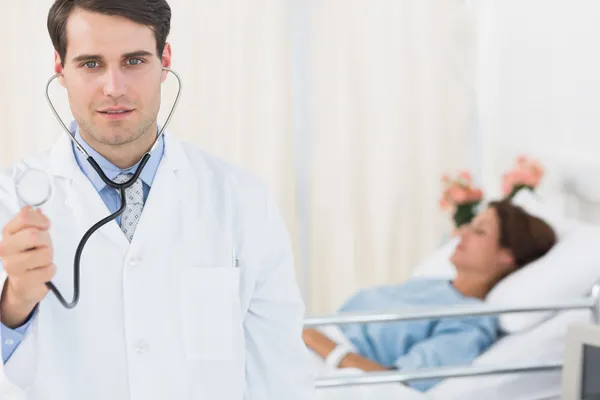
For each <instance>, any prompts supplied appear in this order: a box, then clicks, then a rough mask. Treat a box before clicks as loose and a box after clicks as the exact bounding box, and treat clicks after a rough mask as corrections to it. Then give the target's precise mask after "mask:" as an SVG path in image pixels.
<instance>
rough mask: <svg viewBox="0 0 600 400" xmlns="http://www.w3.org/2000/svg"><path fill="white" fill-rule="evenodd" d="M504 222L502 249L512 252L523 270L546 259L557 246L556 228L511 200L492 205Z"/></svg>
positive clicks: (501, 229)
mask: <svg viewBox="0 0 600 400" xmlns="http://www.w3.org/2000/svg"><path fill="white" fill-rule="evenodd" d="M489 206H490V207H492V208H493V209H494V210H495V211H496V213H497V215H498V220H499V222H500V224H499V225H500V227H499V228H500V246H501V247H503V248H506V249H509V250H510V251H511V253H512V255H513V257H514V261H515V265H516V268H517V269H519V268H521V267H523V266H525V265H527V264H529V263H531V262H533V261H535V260H537V259H538V258H540V257H542V256H544V255H545V254H546V253H548V251H550V249H551V248H552V246H554V244H555V243H556V234H555V232H554V230H553V229H552V227H550V225H548V224H547V223H546V222H545V221H543V220H542V219H540V218H538V217H535V216H533V215H530V214H528V213H527V212H526V211H525V210H523V209H522V208H521V207H519V206H516V205H514V204H512V203H511V202H510V201H509V200H502V201H496V202H492V203H490V204H489Z"/></svg>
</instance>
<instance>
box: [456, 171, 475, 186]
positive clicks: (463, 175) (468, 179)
mask: <svg viewBox="0 0 600 400" xmlns="http://www.w3.org/2000/svg"><path fill="white" fill-rule="evenodd" d="M459 176H460V177H461V178H462V179H464V180H465V181H466V182H467V183H469V184H470V183H471V182H473V177H472V176H471V173H470V172H469V171H465V170H463V171H460V174H459Z"/></svg>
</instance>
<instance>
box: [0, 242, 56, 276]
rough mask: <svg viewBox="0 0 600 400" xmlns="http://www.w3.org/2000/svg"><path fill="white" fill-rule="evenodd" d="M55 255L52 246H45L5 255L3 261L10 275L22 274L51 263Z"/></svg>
mask: <svg viewBox="0 0 600 400" xmlns="http://www.w3.org/2000/svg"><path fill="white" fill-rule="evenodd" d="M53 257H54V252H53V250H52V247H48V246H45V247H40V248H37V249H34V250H30V251H26V252H23V253H16V254H12V255H10V256H8V257H3V258H2V263H3V265H4V269H5V271H6V273H7V274H8V276H13V275H14V276H20V275H24V274H25V273H26V272H27V271H31V270H35V269H36V268H40V267H45V266H47V265H49V264H51V263H52V258H53Z"/></svg>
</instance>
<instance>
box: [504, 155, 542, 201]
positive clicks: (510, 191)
mask: <svg viewBox="0 0 600 400" xmlns="http://www.w3.org/2000/svg"><path fill="white" fill-rule="evenodd" d="M543 176H544V168H543V167H542V164H541V163H540V162H539V161H538V160H535V159H532V158H529V157H527V156H523V155H521V156H519V157H517V160H516V164H515V166H514V168H513V169H511V170H509V171H508V172H506V173H505V174H504V176H503V177H502V193H503V194H504V195H505V196H507V197H508V198H509V199H512V198H513V196H514V195H515V194H517V192H518V191H519V190H521V189H524V188H526V189H529V190H531V191H534V190H535V188H536V187H537V186H538V185H539V184H540V181H541V180H542V178H543Z"/></svg>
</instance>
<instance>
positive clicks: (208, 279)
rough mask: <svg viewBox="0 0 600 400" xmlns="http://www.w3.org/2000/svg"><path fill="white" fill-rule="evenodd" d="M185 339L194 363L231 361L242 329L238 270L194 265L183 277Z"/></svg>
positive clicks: (182, 305)
mask: <svg viewBox="0 0 600 400" xmlns="http://www.w3.org/2000/svg"><path fill="white" fill-rule="evenodd" d="M180 279H181V280H180V287H181V309H182V315H181V317H182V324H183V340H184V345H185V352H186V356H187V358H188V359H191V360H212V361H217V360H221V361H230V360H232V359H233V358H234V357H235V349H236V348H237V347H238V346H237V345H238V344H239V343H237V341H238V340H239V339H238V337H239V335H238V333H239V331H240V326H241V323H242V322H241V316H240V315H241V311H240V300H239V298H240V297H239V296H240V295H239V280H240V272H239V268H235V267H231V266H222V267H221V266H210V267H207V266H192V267H186V268H184V269H183V271H182V274H181V277H180Z"/></svg>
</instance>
